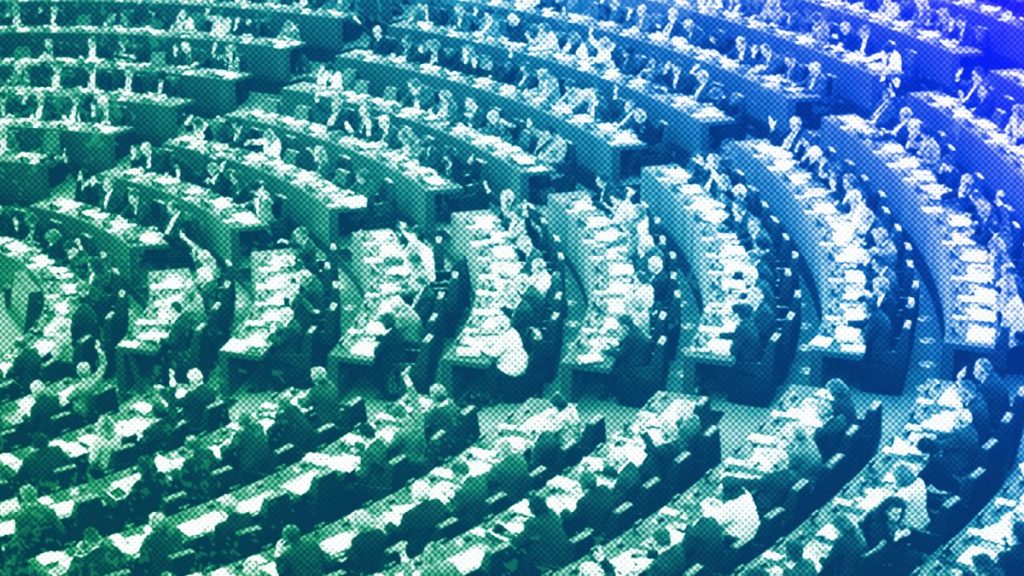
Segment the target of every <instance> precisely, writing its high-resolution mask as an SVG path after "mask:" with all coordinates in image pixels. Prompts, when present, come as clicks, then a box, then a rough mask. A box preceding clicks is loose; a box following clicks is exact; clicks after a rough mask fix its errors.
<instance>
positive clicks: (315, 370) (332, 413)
mask: <svg viewBox="0 0 1024 576" xmlns="http://www.w3.org/2000/svg"><path fill="white" fill-rule="evenodd" d="M309 379H310V381H311V382H312V387H311V388H310V389H309V393H308V394H307V395H306V397H305V399H304V401H303V405H304V406H305V407H306V408H309V409H310V410H311V411H312V413H313V416H314V417H315V418H316V419H317V420H318V421H319V422H335V421H336V420H337V419H338V416H340V414H341V395H340V394H339V393H338V386H337V385H336V384H335V383H333V382H331V381H330V380H329V379H328V378H327V369H326V368H324V367H323V366H314V367H312V368H310V369H309Z"/></svg>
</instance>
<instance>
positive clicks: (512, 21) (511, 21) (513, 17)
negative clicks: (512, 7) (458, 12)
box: [456, 4, 519, 26]
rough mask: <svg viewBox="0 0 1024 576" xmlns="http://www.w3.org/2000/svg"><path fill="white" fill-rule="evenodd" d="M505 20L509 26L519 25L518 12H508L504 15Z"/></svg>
mask: <svg viewBox="0 0 1024 576" xmlns="http://www.w3.org/2000/svg"><path fill="white" fill-rule="evenodd" d="M456 6H458V4H456ZM505 22H508V25H509V26H519V14H516V13H515V12H509V13H508V16H506V17H505Z"/></svg>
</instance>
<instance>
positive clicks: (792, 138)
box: [782, 116, 804, 154]
mask: <svg viewBox="0 0 1024 576" xmlns="http://www.w3.org/2000/svg"><path fill="white" fill-rule="evenodd" d="M803 127H804V121H803V120H802V119H801V118H800V117H799V116H791V117H790V118H789V133H788V134H786V137H785V138H784V139H783V140H782V148H783V149H784V150H788V151H790V152H792V153H793V154H797V153H798V152H797V142H798V141H799V140H798V139H799V138H800V135H801V131H802V130H803Z"/></svg>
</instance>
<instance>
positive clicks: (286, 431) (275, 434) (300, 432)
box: [268, 394, 318, 453]
mask: <svg viewBox="0 0 1024 576" xmlns="http://www.w3.org/2000/svg"><path fill="white" fill-rule="evenodd" d="M268 434H269V437H270V438H271V439H273V440H274V442H273V445H275V446H284V445H285V444H292V445H293V446H295V447H296V448H297V449H298V450H299V452H300V453H306V452H309V451H311V450H313V449H314V448H316V446H317V444H318V439H317V433H316V428H314V427H313V424H311V423H310V421H309V418H308V417H307V416H306V414H305V413H303V411H302V410H301V409H299V407H298V406H296V405H295V404H294V403H293V402H292V396H291V395H289V394H285V395H284V396H283V397H282V399H281V401H280V402H279V403H278V405H277V415H276V416H275V417H274V425H273V426H271V427H270V430H269V433H268Z"/></svg>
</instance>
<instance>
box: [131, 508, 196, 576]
mask: <svg viewBox="0 0 1024 576" xmlns="http://www.w3.org/2000/svg"><path fill="white" fill-rule="evenodd" d="M184 540H185V537H184V535H183V534H182V533H181V531H180V530H178V527H177V526H173V525H172V524H171V523H170V522H169V521H167V520H165V521H164V522H162V523H160V524H158V525H157V526H156V527H154V528H153V531H152V532H151V533H150V534H149V536H147V537H146V539H145V540H144V541H143V542H142V548H140V549H139V561H140V563H141V564H142V565H143V566H146V567H148V568H149V570H150V571H153V572H156V573H160V572H162V571H164V570H168V569H169V566H168V565H167V558H168V556H170V555H171V554H174V553H175V552H177V551H179V550H181V547H182V545H183V544H184Z"/></svg>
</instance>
